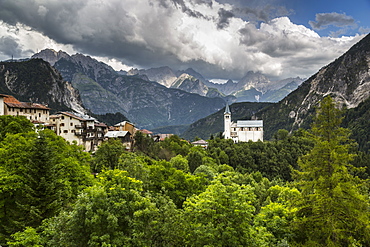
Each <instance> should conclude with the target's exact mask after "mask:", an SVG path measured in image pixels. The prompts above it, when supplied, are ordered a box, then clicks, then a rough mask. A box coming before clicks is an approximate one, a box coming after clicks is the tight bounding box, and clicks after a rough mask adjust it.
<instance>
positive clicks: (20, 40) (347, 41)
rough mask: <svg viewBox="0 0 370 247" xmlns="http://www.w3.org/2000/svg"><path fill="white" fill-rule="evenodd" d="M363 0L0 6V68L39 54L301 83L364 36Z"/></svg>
mask: <svg viewBox="0 0 370 247" xmlns="http://www.w3.org/2000/svg"><path fill="white" fill-rule="evenodd" d="M369 13H370V0H352V1H348V0H345V1H338V0H336V1H334V0H324V1H322V0H309V1H308V0H306V1H300V0H63V1H60V0H0V61H3V60H8V59H11V58H12V57H14V58H15V59H18V58H29V57H31V56H32V55H33V54H35V53H37V52H39V51H41V50H42V49H46V48H51V49H54V50H56V51H59V50H63V51H65V52H67V53H69V54H75V53H82V54H85V55H89V56H91V57H93V58H96V59H98V60H100V61H103V62H105V63H107V64H109V65H111V66H112V67H113V68H114V69H116V70H120V69H123V70H129V69H131V68H139V69H148V68H157V67H161V66H169V67H171V68H172V69H174V70H178V69H181V70H183V69H187V68H193V69H195V70H196V71H198V72H199V73H201V74H202V75H203V76H204V77H205V78H207V79H215V81H216V80H217V81H222V80H227V79H232V80H236V81H237V80H239V79H240V78H242V77H243V76H244V75H245V74H246V73H247V72H248V71H254V72H261V73H263V74H265V75H266V76H268V77H269V78H271V79H272V80H277V79H283V78H288V77H297V76H299V77H301V78H308V77H309V76H311V75H313V74H314V73H316V72H317V71H318V70H319V69H320V68H321V67H323V66H325V65H327V64H329V63H330V62H332V61H333V60H335V59H336V58H337V57H339V56H341V55H342V54H343V53H345V52H346V51H347V50H348V49H349V48H350V47H351V46H353V45H354V44H355V43H357V42H358V41H359V40H361V39H362V38H363V37H365V35H367V34H368V33H369V32H370V18H369Z"/></svg>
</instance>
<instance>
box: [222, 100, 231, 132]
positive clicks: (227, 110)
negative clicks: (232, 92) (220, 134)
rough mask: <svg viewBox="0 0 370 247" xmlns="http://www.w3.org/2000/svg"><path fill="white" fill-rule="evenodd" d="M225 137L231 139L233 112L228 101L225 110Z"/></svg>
mask: <svg viewBox="0 0 370 247" xmlns="http://www.w3.org/2000/svg"><path fill="white" fill-rule="evenodd" d="M224 137H225V139H231V112H230V107H229V104H228V103H227V102H226V107H225V112H224Z"/></svg>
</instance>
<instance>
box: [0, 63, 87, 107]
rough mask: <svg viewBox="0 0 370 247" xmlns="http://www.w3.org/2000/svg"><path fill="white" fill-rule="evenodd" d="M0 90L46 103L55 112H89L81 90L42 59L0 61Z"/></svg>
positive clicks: (21, 98) (24, 98)
mask: <svg viewBox="0 0 370 247" xmlns="http://www.w3.org/2000/svg"><path fill="white" fill-rule="evenodd" d="M0 90H1V91H3V93H5V94H7V93H9V94H12V95H14V96H16V97H17V98H19V99H20V100H23V101H33V102H38V103H42V104H46V105H48V106H49V107H50V108H52V111H60V110H73V111H76V112H79V113H86V109H85V108H84V106H83V104H82V102H81V99H80V95H79V93H78V91H77V90H75V89H74V88H73V87H72V84H71V83H70V82H67V81H64V80H63V78H62V76H61V75H60V74H59V72H58V71H57V70H56V69H55V68H53V67H52V66H50V64H49V63H48V62H45V61H43V60H42V59H31V60H29V61H24V62H11V63H7V62H2V63H0Z"/></svg>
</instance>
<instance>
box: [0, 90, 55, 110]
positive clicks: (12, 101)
mask: <svg viewBox="0 0 370 247" xmlns="http://www.w3.org/2000/svg"><path fill="white" fill-rule="evenodd" d="M1 96H3V97H4V103H5V104H6V105H7V106H9V107H15V108H23V109H43V110H49V109H50V108H48V107H46V106H44V105H42V104H38V103H27V102H20V101H19V100H17V99H16V98H14V97H13V96H11V95H5V94H2V95H1Z"/></svg>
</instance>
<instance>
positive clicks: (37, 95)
mask: <svg viewBox="0 0 370 247" xmlns="http://www.w3.org/2000/svg"><path fill="white" fill-rule="evenodd" d="M32 58H33V59H30V60H27V61H21V62H1V63H0V93H5V94H12V95H14V96H16V97H18V98H19V99H20V100H23V101H35V102H40V103H45V104H48V105H49V106H50V107H51V108H54V109H57V110H65V109H66V110H68V109H70V110H74V111H78V112H87V111H90V112H92V113H94V114H106V113H112V114H114V113H117V112H118V113H119V115H117V117H119V118H123V117H128V118H129V119H130V121H132V122H134V123H136V124H137V125H138V127H142V128H148V129H154V128H160V127H161V128H160V129H162V130H163V131H164V130H166V128H164V127H163V126H174V127H172V129H173V130H176V131H179V132H183V130H184V128H187V126H190V127H189V128H188V129H187V130H186V131H185V132H183V133H182V136H184V137H186V138H187V139H193V138H194V137H195V136H199V137H201V138H209V137H210V135H211V134H216V133H219V132H222V131H223V124H222V115H223V111H224V110H223V109H224V106H225V101H226V100H227V101H229V102H233V101H238V100H241V99H245V100H247V99H250V98H253V99H254V101H262V100H266V98H267V97H270V98H273V97H275V96H274V95H276V93H277V92H280V97H281V98H282V99H281V100H280V101H279V102H278V103H251V102H249V103H234V104H233V105H231V110H232V113H233V118H234V119H235V118H237V119H251V118H253V119H263V120H264V131H265V136H264V139H266V140H268V139H271V138H272V136H273V134H274V133H275V132H276V131H277V130H278V129H287V130H289V131H293V130H296V129H298V128H308V127H309V126H310V123H311V119H312V114H313V113H314V111H315V107H316V106H317V105H318V102H319V101H320V100H321V99H322V98H323V97H325V96H326V95H331V96H332V97H333V98H334V99H335V100H336V102H338V104H339V105H340V106H341V107H343V108H344V109H347V111H346V112H348V113H346V116H347V118H346V119H345V121H344V123H346V124H347V125H348V126H349V127H351V126H352V127H351V128H354V129H356V133H362V134H358V135H362V142H363V143H365V144H364V145H366V143H367V142H368V141H367V140H368V139H366V138H367V137H368V134H366V133H364V132H363V131H361V128H364V129H367V130H368V129H369V128H370V126H368V125H369V121H368V119H366V116H369V115H370V114H369V110H368V109H369V107H367V106H368V105H369V101H370V100H369V96H370V35H367V36H366V37H365V38H364V39H362V40H361V41H360V42H358V43H357V44H356V45H354V46H353V47H352V48H351V49H349V50H348V52H346V53H345V54H343V55H342V56H340V57H339V58H337V59H336V60H335V61H333V62H332V63H330V64H328V65H327V66H325V67H323V68H322V69H320V70H319V71H318V72H317V73H316V74H314V75H313V76H311V77H310V78H309V79H307V80H306V81H304V82H303V83H302V79H300V78H289V79H286V80H282V81H269V80H268V79H267V78H266V77H264V76H263V75H262V74H260V73H258V72H248V73H247V74H246V76H245V77H244V78H242V79H241V80H239V81H238V82H237V83H235V82H233V81H231V80H229V81H228V82H227V83H224V84H217V83H213V82H211V81H208V80H206V79H205V78H203V76H202V75H200V74H199V73H198V72H196V71H194V70H193V69H187V70H184V71H173V70H172V69H170V68H169V67H161V68H153V69H149V70H131V71H128V72H126V71H115V70H114V69H113V68H112V67H110V66H109V65H107V64H104V63H102V62H99V61H97V60H95V59H93V58H91V57H89V56H85V55H83V54H74V55H69V54H67V53H65V52H63V51H59V52H56V51H54V50H50V49H46V50H43V51H41V52H40V53H37V54H35V55H34V56H33V57H32ZM40 58H42V59H43V60H41V59H40ZM44 60H45V61H47V62H45V61H44ZM188 91H189V92H188ZM191 91H192V93H190V92H191ZM211 92H212V93H213V94H214V95H212V96H211V95H210V94H211ZM289 92H290V93H289ZM287 94H288V95H287ZM284 95H287V96H284ZM251 101H252V100H251ZM266 101H268V100H266ZM272 101H274V100H272ZM366 102H367V103H366ZM348 109H349V110H348ZM120 114H124V115H125V116H123V115H120ZM112 116H113V115H111V116H110V117H111V118H112ZM114 117H116V116H114ZM356 119H359V121H358V122H355V120H356ZM364 138H365V139H364Z"/></svg>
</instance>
